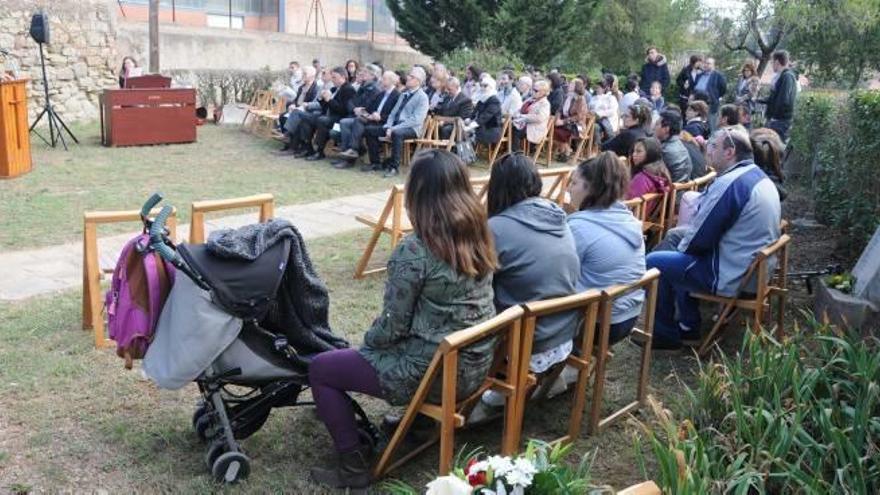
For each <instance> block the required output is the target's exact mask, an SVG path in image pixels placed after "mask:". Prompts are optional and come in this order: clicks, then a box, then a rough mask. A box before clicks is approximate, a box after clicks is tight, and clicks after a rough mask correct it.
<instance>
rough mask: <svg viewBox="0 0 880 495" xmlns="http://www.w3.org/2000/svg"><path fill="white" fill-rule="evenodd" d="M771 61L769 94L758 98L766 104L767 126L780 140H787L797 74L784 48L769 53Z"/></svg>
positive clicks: (792, 114)
mask: <svg viewBox="0 0 880 495" xmlns="http://www.w3.org/2000/svg"><path fill="white" fill-rule="evenodd" d="M771 57H772V58H771V60H772V61H773V72H774V73H776V76H775V77H774V78H773V85H772V87H771V88H770V96H769V97H767V99H766V100H759V101H760V102H761V103H764V104H766V105H767V111H766V115H767V127H769V128H771V129H773V130H774V131H776V133H777V134H779V137H780V138H782V141H783V142H785V141H788V129H789V128H790V127H791V120H792V118H793V117H794V100H795V97H797V75H796V74H795V72H794V70H792V69H791V68H790V67H789V66H788V64H789V55H788V52H787V51H785V50H777V51H775V52H773V55H771Z"/></svg>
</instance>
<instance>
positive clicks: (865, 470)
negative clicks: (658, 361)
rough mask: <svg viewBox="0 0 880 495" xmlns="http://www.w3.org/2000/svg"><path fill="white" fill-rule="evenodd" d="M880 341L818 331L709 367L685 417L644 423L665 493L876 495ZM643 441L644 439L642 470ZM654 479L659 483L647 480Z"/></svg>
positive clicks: (760, 344)
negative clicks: (871, 494) (869, 494)
mask: <svg viewBox="0 0 880 495" xmlns="http://www.w3.org/2000/svg"><path fill="white" fill-rule="evenodd" d="M878 344H880V342H878V341H877V339H875V338H868V339H863V338H862V337H860V336H859V335H858V334H856V333H854V332H852V333H849V332H848V333H841V334H833V333H831V329H830V328H828V327H824V326H821V325H819V324H818V323H816V322H815V321H811V322H809V331H805V332H796V333H795V335H794V336H793V337H792V338H790V339H787V340H785V341H784V342H777V341H775V340H774V339H772V338H771V337H770V336H768V335H757V336H756V335H754V334H752V333H751V332H748V334H747V335H746V337H745V340H744V341H743V345H742V348H741V349H740V352H739V353H738V354H736V355H735V356H732V357H725V356H722V357H721V358H720V362H719V363H717V364H714V365H710V366H707V367H704V368H702V369H701V372H700V376H699V379H698V384H697V385H696V386H695V387H694V388H687V405H686V407H685V411H684V415H685V417H688V418H691V419H685V420H683V421H680V422H679V421H676V420H675V419H674V417H673V415H672V414H671V413H670V412H669V411H666V410H664V409H663V408H662V406H661V405H660V404H659V403H656V402H654V403H652V409H653V410H654V418H655V421H654V422H653V423H652V424H650V425H648V424H644V423H642V424H641V426H642V429H643V431H644V432H645V433H646V438H647V440H646V441H647V443H648V446H649V447H650V450H651V451H652V452H653V454H654V456H655V458H656V459H657V464H658V468H657V473H656V476H653V478H654V479H655V480H656V481H657V482H658V484H659V485H660V486H661V488H663V489H664V493H677V494H697V493H779V494H788V493H877V492H878V490H880V449H878V444H880V353H878V352H877V351H878V348H880V345H878ZM642 442H643V440H642V439H641V438H639V437H636V438H635V444H636V451H637V455H638V456H640V457H639V458H640V462H641V463H642V469H643V470H645V471H647V469H646V468H645V466H646V462H645V458H644V455H643V454H642V452H643V451H642ZM645 475H646V477H651V476H649V475H648V473H647V472H646V473H645Z"/></svg>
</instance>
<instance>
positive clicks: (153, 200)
mask: <svg viewBox="0 0 880 495" xmlns="http://www.w3.org/2000/svg"><path fill="white" fill-rule="evenodd" d="M161 201H162V193H160V192H155V193H153V195H152V196H150V198H149V199H148V200H147V202H146V203H144V206H142V207H141V218H142V219H146V218H147V215H149V214H150V210H152V209H153V207H155V206H156V205H157V204H159V202H161Z"/></svg>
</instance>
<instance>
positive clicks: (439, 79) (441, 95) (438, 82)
mask: <svg viewBox="0 0 880 495" xmlns="http://www.w3.org/2000/svg"><path fill="white" fill-rule="evenodd" d="M447 79H448V76H446V75H444V74H434V76H432V77H431V82H430V84H429V87H430V88H431V91H430V94H428V93H425V94H428V111H429V112H436V111H437V109H438V108H439V107H441V106H442V105H443V103H444V102H445V101H446V96H447V95H446V81H447Z"/></svg>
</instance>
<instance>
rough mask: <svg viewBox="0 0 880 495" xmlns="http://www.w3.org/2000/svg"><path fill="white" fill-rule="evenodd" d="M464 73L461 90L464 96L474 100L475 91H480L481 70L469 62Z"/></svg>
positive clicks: (475, 96) (475, 97)
mask: <svg viewBox="0 0 880 495" xmlns="http://www.w3.org/2000/svg"><path fill="white" fill-rule="evenodd" d="M464 75H465V81H464V84H463V85H462V88H461V90H462V92H464V95H465V96H467V97H468V98H470V99H472V100H474V101H476V99H477V93H478V92H479V91H480V78H481V77H482V76H483V70H482V69H480V68H479V67H477V66H476V65H474V64H470V65H468V66H467V67H466V68H465V70H464Z"/></svg>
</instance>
